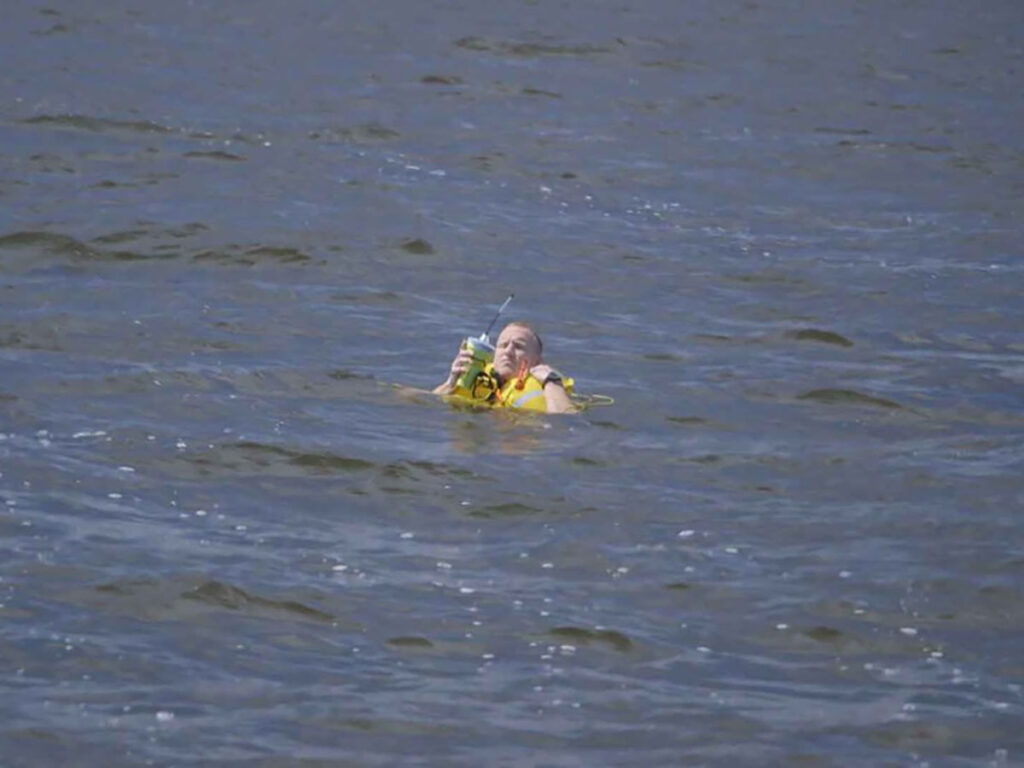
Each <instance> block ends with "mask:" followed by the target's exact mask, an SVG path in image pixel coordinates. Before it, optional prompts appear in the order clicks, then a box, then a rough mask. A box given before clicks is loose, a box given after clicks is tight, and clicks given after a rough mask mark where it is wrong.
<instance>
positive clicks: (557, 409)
mask: <svg viewBox="0 0 1024 768" xmlns="http://www.w3.org/2000/svg"><path fill="white" fill-rule="evenodd" d="M530 373H531V374H532V375H533V376H534V378H536V379H537V381H541V382H544V400H545V401H546V402H547V406H548V413H575V412H576V406H574V405H573V404H572V400H570V399H569V393H568V392H566V391H565V387H564V386H563V385H562V381H561V377H560V376H559V378H558V379H556V380H554V381H548V376H550V375H551V374H553V373H554V374H558V372H557V371H556V370H555V369H554V368H552V367H551V366H550V365H547V364H546V363H538V364H537V365H535V366H533V368H531V369H530Z"/></svg>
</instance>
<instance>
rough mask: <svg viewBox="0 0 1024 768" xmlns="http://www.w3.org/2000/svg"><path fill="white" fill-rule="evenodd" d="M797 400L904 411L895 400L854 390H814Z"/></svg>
mask: <svg viewBox="0 0 1024 768" xmlns="http://www.w3.org/2000/svg"><path fill="white" fill-rule="evenodd" d="M797 400H810V401H812V402H815V403H823V404H825V405H868V406H872V407H875V408H892V409H900V410H902V409H903V406H902V405H900V404H899V403H897V402H895V401H894V400H886V399H885V398H884V397H875V396H874V395H865V394H864V393H862V392H858V391H856V390H854V389H812V390H811V391H810V392H804V393H803V394H802V395H798V396H797Z"/></svg>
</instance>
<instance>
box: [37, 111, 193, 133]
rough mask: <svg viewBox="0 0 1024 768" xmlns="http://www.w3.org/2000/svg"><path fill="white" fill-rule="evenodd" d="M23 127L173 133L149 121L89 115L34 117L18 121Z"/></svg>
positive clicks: (163, 126)
mask: <svg viewBox="0 0 1024 768" xmlns="http://www.w3.org/2000/svg"><path fill="white" fill-rule="evenodd" d="M20 122H21V123H22V124H24V125H43V126H52V127H55V128H72V129H74V130H79V131H93V132H102V131H130V132H132V133H164V134H165V133H174V130H173V129H171V128H168V127H167V126H166V125H160V124H159V123H154V122H152V121H151V120H111V119H109V118H103V117H91V116H89V115H36V116H35V117H27V118H25V119H23V120H21V121H20Z"/></svg>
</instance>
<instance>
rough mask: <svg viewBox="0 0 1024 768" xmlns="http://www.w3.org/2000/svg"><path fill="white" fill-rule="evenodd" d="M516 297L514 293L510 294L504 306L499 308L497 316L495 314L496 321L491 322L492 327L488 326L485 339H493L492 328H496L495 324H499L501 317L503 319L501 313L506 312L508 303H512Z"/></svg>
mask: <svg viewBox="0 0 1024 768" xmlns="http://www.w3.org/2000/svg"><path fill="white" fill-rule="evenodd" d="M515 296H516V295H515V294H514V293H510V294H509V295H508V298H507V299H505V303H504V304H502V305H501V306H500V307H498V312H497V314H495V315H494V319H493V320H491V324H490V325H488V326H487V330H486V331H484V337H485V338H488V339H489V338H490V337H491V329H492V328H493V327H494V324H495V323H496V322H498V318H499V317H501V313H502V312H504V311H505V307H507V306H508V303H509V302H510V301H512V299H514V298H515Z"/></svg>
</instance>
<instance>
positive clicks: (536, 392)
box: [434, 321, 576, 413]
mask: <svg viewBox="0 0 1024 768" xmlns="http://www.w3.org/2000/svg"><path fill="white" fill-rule="evenodd" d="M543 351H544V343H543V342H542V341H541V340H540V335H539V334H538V333H537V331H535V330H534V329H533V328H532V327H531V326H530V325H529V324H528V323H523V322H518V321H517V322H513V323H509V324H508V325H506V326H505V328H504V330H502V332H501V335H500V336H498V343H497V344H495V346H494V364H493V366H488V373H490V374H491V375H492V376H493V377H494V378H495V379H496V384H497V389H496V391H495V393H494V394H493V395H492V396H491V397H490V398H488V402H494V403H496V404H499V405H505V406H508V407H512V408H516V407H519V408H524V407H528V408H529V410H546V411H547V412H548V413H574V412H575V411H576V407H575V406H574V405H573V404H572V400H571V399H569V392H568V391H567V390H566V382H565V381H563V379H562V376H561V374H559V373H558V371H556V370H555V369H554V368H552V367H551V366H550V365H548V364H547V363H545V362H544V360H543V357H542V355H543ZM472 361H473V355H472V353H471V352H470V351H469V350H468V349H466V348H465V345H463V346H462V347H460V348H459V353H458V354H457V355H456V356H455V359H454V360H452V365H451V370H449V372H448V378H447V379H445V381H444V382H442V383H441V384H439V385H438V386H437V387H435V388H434V394H437V395H452V394H455V391H456V382H457V381H458V379H459V376H461V375H462V374H463V373H465V372H466V370H467V369H469V367H470V365H471V364H472ZM541 396H543V398H544V400H543V403H544V404H545V406H546V408H544V409H541V408H539V407H537V406H538V405H540V402H541V401H540V400H539V398H540V397H541ZM530 401H536V403H535V404H534V405H532V406H526V405H525V403H526V402H530Z"/></svg>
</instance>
